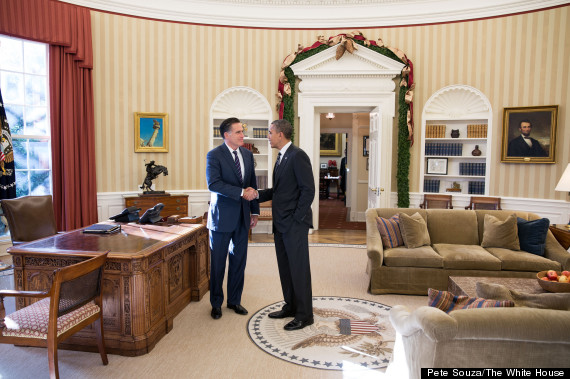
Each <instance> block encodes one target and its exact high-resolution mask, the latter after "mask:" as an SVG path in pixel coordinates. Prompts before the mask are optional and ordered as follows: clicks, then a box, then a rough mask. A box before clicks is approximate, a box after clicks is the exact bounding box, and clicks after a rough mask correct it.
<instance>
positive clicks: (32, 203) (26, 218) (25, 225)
mask: <svg viewBox="0 0 570 379" xmlns="http://www.w3.org/2000/svg"><path fill="white" fill-rule="evenodd" d="M0 204H1V206H2V211H3V212H4V215H5V216H6V220H7V221H8V227H9V228H10V236H11V238H12V243H13V244H14V245H17V244H20V243H24V242H29V241H34V240H37V239H40V238H44V237H49V236H52V235H54V234H57V225H56V222H55V214H54V211H53V203H52V198H51V195H46V196H23V197H20V198H17V199H4V200H2V201H1V202H0Z"/></svg>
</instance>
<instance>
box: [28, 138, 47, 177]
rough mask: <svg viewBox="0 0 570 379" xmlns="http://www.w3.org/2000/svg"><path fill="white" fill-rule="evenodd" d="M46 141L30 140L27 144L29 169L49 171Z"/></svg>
mask: <svg viewBox="0 0 570 379" xmlns="http://www.w3.org/2000/svg"><path fill="white" fill-rule="evenodd" d="M49 145H50V144H49V142H48V141H38V140H30V142H29V143H28V153H29V157H30V160H29V162H30V166H29V168H31V169H38V168H40V169H46V170H49V168H50V167H49V160H50V155H51V152H50V146H49Z"/></svg>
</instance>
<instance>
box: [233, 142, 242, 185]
mask: <svg viewBox="0 0 570 379" xmlns="http://www.w3.org/2000/svg"><path fill="white" fill-rule="evenodd" d="M233 153H234V158H235V160H234V162H235V164H236V168H237V170H238V174H239V182H240V183H241V185H242V186H243V176H242V174H241V165H240V164H239V158H238V155H237V151H236V150H234V152H233Z"/></svg>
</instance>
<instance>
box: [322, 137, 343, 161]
mask: <svg viewBox="0 0 570 379" xmlns="http://www.w3.org/2000/svg"><path fill="white" fill-rule="evenodd" d="M340 150H341V137H340V133H321V155H325V156H330V157H340V155H341V151H340Z"/></svg>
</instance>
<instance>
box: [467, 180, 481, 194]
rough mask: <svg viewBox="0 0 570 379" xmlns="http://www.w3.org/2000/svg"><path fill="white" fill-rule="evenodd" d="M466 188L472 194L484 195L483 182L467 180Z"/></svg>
mask: <svg viewBox="0 0 570 379" xmlns="http://www.w3.org/2000/svg"><path fill="white" fill-rule="evenodd" d="M467 190H468V192H469V193H470V194H472V195H484V194H485V182H469V186H468V188H467Z"/></svg>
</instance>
